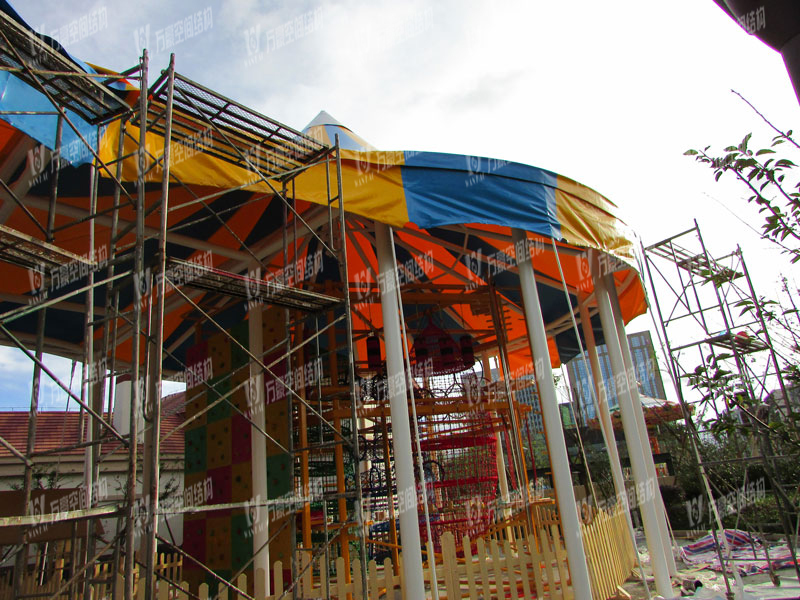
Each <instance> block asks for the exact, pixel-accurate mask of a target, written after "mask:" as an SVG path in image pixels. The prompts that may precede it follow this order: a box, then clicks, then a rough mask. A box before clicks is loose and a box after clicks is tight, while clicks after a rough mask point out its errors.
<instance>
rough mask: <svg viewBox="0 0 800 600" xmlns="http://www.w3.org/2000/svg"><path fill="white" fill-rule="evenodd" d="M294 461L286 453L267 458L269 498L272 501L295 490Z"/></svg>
mask: <svg viewBox="0 0 800 600" xmlns="http://www.w3.org/2000/svg"><path fill="white" fill-rule="evenodd" d="M292 477H293V473H292V459H291V458H290V456H289V455H288V454H286V453H285V452H283V453H281V454H273V455H272V456H268V457H267V496H268V497H269V498H270V499H271V500H272V499H275V498H280V497H281V496H285V495H287V494H288V493H289V492H291V491H292V489H293V483H292Z"/></svg>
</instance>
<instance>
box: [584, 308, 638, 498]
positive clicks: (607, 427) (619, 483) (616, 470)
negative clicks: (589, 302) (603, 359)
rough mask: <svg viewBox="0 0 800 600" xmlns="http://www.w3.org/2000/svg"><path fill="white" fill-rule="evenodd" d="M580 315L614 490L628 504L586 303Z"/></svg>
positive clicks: (598, 416) (598, 417)
mask: <svg viewBox="0 0 800 600" xmlns="http://www.w3.org/2000/svg"><path fill="white" fill-rule="evenodd" d="M581 301H582V300H581ZM580 315H581V327H582V328H583V337H584V339H585V340H586V353H587V354H588V355H589V364H590V365H591V368H592V382H593V383H594V391H595V397H596V398H597V419H598V421H599V422H600V430H601V431H602V432H603V440H604V441H605V443H606V448H607V449H608V459H609V460H608V462H609V464H610V465H611V477H612V479H613V480H614V491H616V493H617V498H620V499H621V500H622V501H623V502H625V503H626V504H627V493H626V490H625V477H624V476H623V474H622V465H621V464H620V462H619V451H618V450H617V439H616V437H615V435H614V424H613V423H612V422H611V414H610V412H609V410H608V394H607V393H606V386H605V384H604V383H603V372H602V371H601V369H600V359H599V358H598V356H597V345H596V344H595V339H594V331H593V330H592V323H591V319H590V317H589V309H588V308H587V306H586V304H583V303H582V304H581V307H580ZM626 511H627V508H626Z"/></svg>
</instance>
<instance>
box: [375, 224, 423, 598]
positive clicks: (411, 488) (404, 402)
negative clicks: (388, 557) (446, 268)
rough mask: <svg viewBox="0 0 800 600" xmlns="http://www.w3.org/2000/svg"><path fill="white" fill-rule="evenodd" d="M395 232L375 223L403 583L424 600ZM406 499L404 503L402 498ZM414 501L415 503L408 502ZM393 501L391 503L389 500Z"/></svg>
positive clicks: (410, 594) (409, 595)
mask: <svg viewBox="0 0 800 600" xmlns="http://www.w3.org/2000/svg"><path fill="white" fill-rule="evenodd" d="M393 243H394V241H393V239H392V230H391V228H390V227H389V226H388V225H384V224H383V223H378V222H377V221H376V222H375V250H376V252H377V255H378V273H379V278H380V283H381V285H380V290H381V313H382V315H383V342H384V346H385V348H386V374H387V377H388V382H389V385H388V388H389V408H390V410H391V415H392V444H393V445H394V465H395V469H396V472H397V496H398V504H400V505H401V506H402V510H401V511H400V547H401V549H402V551H403V555H402V556H403V572H402V577H403V584H404V586H405V591H406V597H407V598H425V583H424V580H423V578H422V545H421V542H420V537H419V519H418V517H417V503H416V498H417V486H416V483H415V481H414V455H413V454H412V452H411V428H410V427H409V422H408V419H409V416H408V394H407V390H406V374H405V367H404V365H403V343H402V340H401V337H400V318H399V316H398V314H397V307H398V305H399V304H398V297H397V287H396V282H397V278H396V277H395V274H394V270H395V269H396V268H397V265H396V264H395V261H394V253H393V252H392V245H393ZM401 497H404V500H403V501H402V504H401V502H400V500H399V499H400V498H401ZM411 498H413V501H412V502H409V501H408V499H411ZM390 501H391V500H390Z"/></svg>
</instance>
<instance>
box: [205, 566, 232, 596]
mask: <svg viewBox="0 0 800 600" xmlns="http://www.w3.org/2000/svg"><path fill="white" fill-rule="evenodd" d="M214 572H215V573H216V574H217V575H219V576H220V577H221V578H222V579H224V580H225V581H230V580H231V577H233V573H234V572H233V571H232V570H230V569H219V570H218V569H215V570H214ZM206 583H207V584H208V597H209V598H214V597H216V595H217V594H219V592H220V591H221V590H220V587H222V589H226V590H228V597H229V598H230V597H232V596H233V594H231V593H230V588H228V586H226V585H223V584H221V583H220V582H219V580H218V579H217V578H216V577H214V576H212V575H211V574H208V575H206Z"/></svg>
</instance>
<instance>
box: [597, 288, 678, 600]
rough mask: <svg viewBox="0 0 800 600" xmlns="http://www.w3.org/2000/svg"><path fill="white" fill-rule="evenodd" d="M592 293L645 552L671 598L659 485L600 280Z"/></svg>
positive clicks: (663, 592) (658, 587)
mask: <svg viewBox="0 0 800 600" xmlns="http://www.w3.org/2000/svg"><path fill="white" fill-rule="evenodd" d="M594 292H595V297H596V298H597V307H598V309H599V311H600V322H601V323H602V325H603V336H604V337H605V342H606V347H607V348H608V356H609V359H610V360H611V370H612V372H613V375H614V381H615V383H616V388H617V398H618V400H619V411H620V415H621V416H622V428H623V430H624V432H625V442H626V444H627V446H628V456H629V458H630V461H631V470H632V471H633V480H634V485H635V486H636V497H637V501H638V503H639V509H640V511H641V514H642V522H643V523H644V534H645V537H646V538H647V549H648V551H649V552H650V561H651V564H652V566H653V575H654V577H655V582H656V591H657V592H658V593H659V594H660V595H662V596H664V597H665V598H669V597H671V596H672V584H671V583H670V578H669V569H668V567H667V560H666V557H665V556H664V544H663V542H662V540H661V529H660V528H659V526H658V512H657V511H656V502H655V492H656V488H657V487H658V483H657V481H656V480H654V479H650V477H649V474H648V470H647V464H646V462H645V456H644V455H645V451H648V452H649V448H647V449H645V447H644V445H643V442H642V439H641V436H640V435H639V426H638V424H637V422H636V414H635V412H634V406H633V399H632V398H631V394H630V390H629V388H630V386H629V385H628V381H629V380H628V378H627V375H626V372H625V362H624V360H623V358H622V348H621V347H620V343H619V337H618V335H617V327H616V323H615V321H614V314H613V311H612V309H611V299H610V298H609V294H608V289H607V287H606V281H605V279H604V278H603V277H595V278H594Z"/></svg>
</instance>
